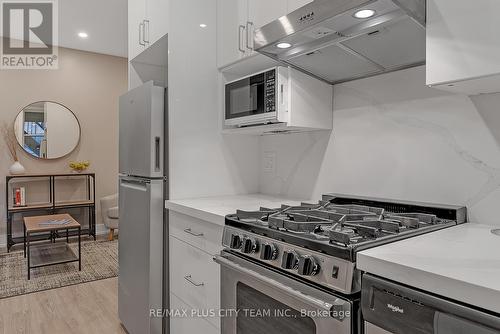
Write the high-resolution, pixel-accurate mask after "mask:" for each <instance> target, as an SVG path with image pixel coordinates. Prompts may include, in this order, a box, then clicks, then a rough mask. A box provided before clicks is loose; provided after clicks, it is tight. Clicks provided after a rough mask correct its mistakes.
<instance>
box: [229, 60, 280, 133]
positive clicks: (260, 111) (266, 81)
mask: <svg viewBox="0 0 500 334" xmlns="http://www.w3.org/2000/svg"><path fill="white" fill-rule="evenodd" d="M288 78H289V69H288V68H286V67H282V66H277V67H274V68H271V69H268V70H265V71H262V72H258V73H255V74H253V75H250V76H247V77H244V78H240V79H238V80H235V81H231V82H228V83H226V84H225V93H224V99H225V119H224V120H225V125H226V126H237V127H243V126H249V125H258V124H268V123H281V122H286V121H287V117H288V116H287V112H288Z"/></svg>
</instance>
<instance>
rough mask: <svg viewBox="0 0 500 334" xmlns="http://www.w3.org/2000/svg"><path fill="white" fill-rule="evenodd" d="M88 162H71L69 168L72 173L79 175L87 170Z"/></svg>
mask: <svg viewBox="0 0 500 334" xmlns="http://www.w3.org/2000/svg"><path fill="white" fill-rule="evenodd" d="M89 166H90V162H89V161H71V162H70V163H69V168H71V169H72V170H73V171H74V172H77V173H81V172H83V171H84V170H86V169H87V168H89Z"/></svg>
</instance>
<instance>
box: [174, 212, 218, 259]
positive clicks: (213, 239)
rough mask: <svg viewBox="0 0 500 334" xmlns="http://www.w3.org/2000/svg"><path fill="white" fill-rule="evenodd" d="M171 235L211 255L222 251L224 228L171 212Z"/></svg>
mask: <svg viewBox="0 0 500 334" xmlns="http://www.w3.org/2000/svg"><path fill="white" fill-rule="evenodd" d="M169 229H170V230H169V231H170V232H169V233H170V235H171V236H174V237H176V238H177V239H180V240H182V241H185V242H187V243H188V244H190V245H193V246H195V247H197V248H199V249H201V250H203V251H205V252H207V253H209V254H217V253H219V252H220V251H221V250H222V248H223V247H222V229H223V227H222V226H219V225H216V224H212V223H209V222H206V221H203V220H200V219H197V218H194V217H190V216H188V215H185V214H182V213H178V212H175V211H170V214H169Z"/></svg>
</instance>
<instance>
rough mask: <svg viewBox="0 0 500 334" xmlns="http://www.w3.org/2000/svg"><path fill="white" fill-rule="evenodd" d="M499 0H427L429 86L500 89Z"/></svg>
mask: <svg viewBox="0 0 500 334" xmlns="http://www.w3.org/2000/svg"><path fill="white" fill-rule="evenodd" d="M498 12H500V1H498V0H475V1H459V2H457V1H456V0H427V29H426V31H427V32H426V42H427V60H426V63H427V67H426V71H427V80H426V81H427V85H430V86H433V87H436V88H440V89H444V90H449V91H454V92H459V93H465V94H480V93H492V92H500V61H499V59H500V39H499V34H498V33H499V31H500V20H499V19H498V17H497V13H498Z"/></svg>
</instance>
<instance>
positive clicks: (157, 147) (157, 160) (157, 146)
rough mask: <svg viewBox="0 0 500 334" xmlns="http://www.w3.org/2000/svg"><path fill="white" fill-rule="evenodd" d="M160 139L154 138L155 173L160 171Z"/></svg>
mask: <svg viewBox="0 0 500 334" xmlns="http://www.w3.org/2000/svg"><path fill="white" fill-rule="evenodd" d="M160 156H161V153H160V137H155V171H157V172H159V171H160V170H161V166H160Z"/></svg>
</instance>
